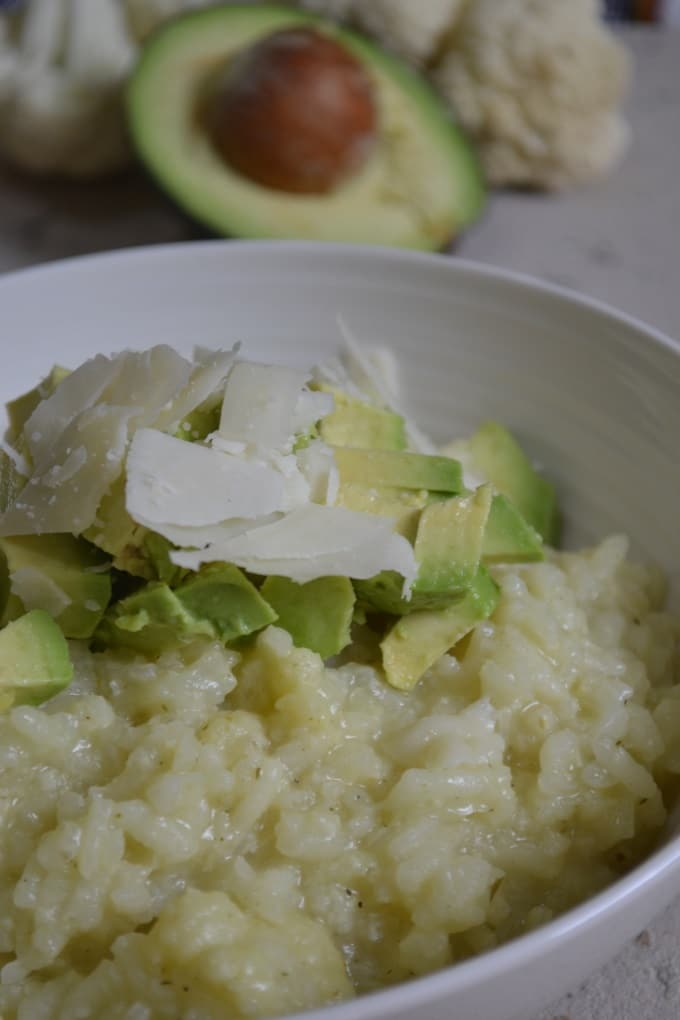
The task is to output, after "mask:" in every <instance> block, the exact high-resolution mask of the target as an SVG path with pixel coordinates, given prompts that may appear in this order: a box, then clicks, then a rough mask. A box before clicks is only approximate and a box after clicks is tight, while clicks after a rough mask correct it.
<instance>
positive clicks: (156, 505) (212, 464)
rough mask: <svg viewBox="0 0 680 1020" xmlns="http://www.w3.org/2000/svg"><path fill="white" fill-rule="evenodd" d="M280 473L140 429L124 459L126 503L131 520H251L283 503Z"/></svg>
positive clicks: (181, 522)
mask: <svg viewBox="0 0 680 1020" xmlns="http://www.w3.org/2000/svg"><path fill="white" fill-rule="evenodd" d="M283 497H284V483H283V477H282V476H281V474H279V472H277V471H275V470H273V469H272V468H270V467H267V466H266V465H264V464H257V463H252V462H250V461H247V460H243V459H241V458H238V457H233V456H230V455H228V454H225V453H220V452H219V451H218V450H213V449H211V448H209V447H206V446H199V445H197V444H195V443H187V442H185V441H184V440H183V439H176V438H174V437H173V436H168V435H166V434H165V433H163V432H159V431H157V430H156V429H139V430H138V431H137V432H136V433H135V435H134V438H133V440H132V443H131V445H130V452H129V455H128V462H127V487H126V506H127V511H128V513H129V514H130V516H131V517H132V518H133V520H135V521H137V522H138V523H139V524H143V525H145V526H147V527H150V528H153V529H155V530H158V528H157V526H158V525H159V524H172V525H185V526H199V527H201V526H204V525H207V524H218V523H219V522H221V521H225V520H229V519H230V518H234V517H245V518H250V519H252V518H256V517H261V516H264V515H266V514H270V513H274V512H275V511H277V510H280V509H281V508H282V506H283Z"/></svg>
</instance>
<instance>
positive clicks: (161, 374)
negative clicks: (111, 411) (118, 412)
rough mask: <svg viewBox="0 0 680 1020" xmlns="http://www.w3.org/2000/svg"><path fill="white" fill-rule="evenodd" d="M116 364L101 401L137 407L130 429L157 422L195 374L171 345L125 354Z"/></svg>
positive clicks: (118, 356)
mask: <svg viewBox="0 0 680 1020" xmlns="http://www.w3.org/2000/svg"><path fill="white" fill-rule="evenodd" d="M114 361H115V365H116V368H117V372H116V375H115V377H114V378H113V379H112V381H111V383H110V384H109V386H107V388H106V389H105V390H104V391H103V393H102V395H101V400H102V401H103V402H105V403H107V404H115V405H116V406H118V407H131V408H135V409H136V410H135V414H134V415H131V416H130V417H129V419H128V420H129V425H130V429H133V428H140V427H143V426H145V425H151V424H152V422H155V420H156V418H158V416H159V414H160V412H161V410H162V409H163V408H164V407H165V406H166V405H167V404H168V403H169V402H170V401H171V400H172V399H173V398H174V397H175V395H176V393H177V392H178V390H181V389H183V387H184V386H186V384H187V382H188V381H189V376H190V375H191V365H190V363H189V362H188V361H187V360H186V358H183V357H182V356H181V355H180V354H178V353H177V351H175V350H174V349H173V348H172V347H168V346H167V344H158V345H157V346H156V347H151V348H149V350H146V351H123V352H122V353H121V354H118V355H116V357H115V359H114Z"/></svg>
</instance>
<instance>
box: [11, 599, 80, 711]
mask: <svg viewBox="0 0 680 1020" xmlns="http://www.w3.org/2000/svg"><path fill="white" fill-rule="evenodd" d="M72 679H73V663H72V662H71V659H70V656H69V651H68V645H67V643H66V639H65V638H64V635H63V634H62V632H61V630H60V629H59V627H58V626H57V624H56V623H55V622H54V620H53V619H52V617H51V616H50V615H49V613H46V612H44V611H43V610H42V609H33V610H32V611H31V612H30V613H26V614H25V615H24V616H21V617H19V619H18V620H14V621H13V622H12V623H9V624H7V626H6V627H5V628H4V629H3V630H0V711H6V710H7V709H9V708H11V707H12V706H13V705H39V704H41V702H43V701H47V700H48V698H52V697H54V695H55V694H58V693H59V691H61V690H63V689H64V687H68V685H69V684H70V682H71V680H72Z"/></svg>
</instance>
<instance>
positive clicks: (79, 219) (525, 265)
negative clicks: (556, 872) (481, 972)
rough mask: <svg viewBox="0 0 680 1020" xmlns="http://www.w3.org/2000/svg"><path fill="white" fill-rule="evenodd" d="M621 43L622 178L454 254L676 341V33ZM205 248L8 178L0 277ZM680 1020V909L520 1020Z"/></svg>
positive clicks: (133, 184)
mask: <svg viewBox="0 0 680 1020" xmlns="http://www.w3.org/2000/svg"><path fill="white" fill-rule="evenodd" d="M626 38H627V40H628V42H629V44H630V46H631V48H632V50H633V52H634V55H635V57H636V63H637V74H636V80H635V85H634V89H633V94H632V96H631V99H630V103H629V109H630V117H631V121H632V124H633V132H634V134H633V144H632V147H631V150H630V153H629V155H628V158H627V159H626V161H625V162H624V163H623V165H622V166H621V167H620V168H619V169H618V170H617V171H616V173H615V174H614V175H613V176H612V177H611V178H610V179H609V180H607V181H605V182H603V183H602V184H599V185H597V186H594V187H591V188H588V189H585V190H583V191H579V192H576V193H572V194H568V195H562V196H557V197H556V196H551V197H544V196H538V195H525V194H517V195H505V194H501V195H498V196H496V197H494V199H493V200H492V201H491V203H490V206H489V209H488V212H487V214H486V217H485V219H484V221H483V222H482V223H481V224H480V225H478V226H477V227H476V228H475V230H474V231H472V232H471V233H470V234H469V235H468V236H467V237H466V238H464V239H463V241H462V242H461V243H460V245H459V246H458V248H457V254H459V255H461V256H465V257H468V258H472V259H478V260H480V261H482V262H490V263H495V264H497V265H501V266H505V267H509V268H511V269H515V270H520V271H523V272H528V273H533V274H535V275H537V276H541V277H544V278H545V279H547V280H551V281H553V282H556V283H560V284H562V285H565V286H567V287H571V288H574V289H576V290H579V291H582V292H584V293H587V294H589V295H592V296H594V297H597V298H601V299H603V300H605V301H608V302H610V303H611V304H612V305H615V306H616V307H618V308H620V309H622V310H624V311H626V312H629V313H631V314H632V315H635V316H637V317H638V318H641V319H644V320H646V321H647V322H649V323H650V324H652V325H654V326H656V327H658V328H659V329H662V330H665V331H666V332H668V333H670V334H671V335H674V336H676V337H678V338H680V31H672V32H671V31H668V32H665V33H664V32H661V31H658V30H654V29H636V30H631V31H628V32H626ZM199 236H201V235H200V233H199V232H198V231H197V230H196V227H195V226H193V225H192V224H190V223H189V222H188V221H186V220H185V219H183V218H182V217H181V216H180V215H179V214H178V213H176V212H175V211H174V210H172V209H171V208H170V207H169V205H167V204H166V203H165V201H164V200H163V199H162V198H160V197H159V196H158V195H157V194H156V192H155V191H154V189H153V188H152V187H151V185H149V184H148V183H147V182H146V181H145V180H143V179H142V178H141V177H140V176H139V175H137V174H135V173H130V174H127V175H125V176H123V177H119V178H117V179H112V180H110V181H107V182H102V183H99V184H93V185H89V186H86V185H81V184H49V185H46V184H44V183H39V182H35V181H29V180H26V179H25V178H23V177H22V176H20V175H18V174H15V173H11V172H9V171H2V170H0V271H6V270H10V269H14V268H18V267H21V266H26V265H32V264H35V263H37V262H44V261H47V260H50V259H56V258H62V257H64V256H68V255H76V254H82V253H87V252H94V251H102V250H104V249H109V248H119V247H124V246H128V245H136V244H151V243H159V242H167V241H179V240H187V239H191V238H195V237H199ZM678 893H679V894H680V889H679V890H678ZM679 1018H680V899H679V900H678V901H677V902H675V903H674V904H671V905H670V906H669V907H668V909H667V911H666V913H665V914H664V915H663V916H662V917H660V918H659V919H658V920H657V921H656V922H655V923H654V924H653V925H651V926H650V928H649V929H648V930H647V931H645V932H642V933H641V934H640V935H639V936H638V938H637V939H635V940H634V941H633V942H632V943H631V944H630V945H629V946H627V947H626V948H625V949H624V951H623V952H622V953H621V954H620V955H619V956H618V957H617V958H616V959H615V960H613V961H612V962H611V963H610V964H609V965H608V966H607V967H605V968H604V969H603V970H602V971H600V972H599V973H597V974H595V975H593V976H592V977H591V978H590V979H589V980H588V981H586V983H585V984H584V985H583V986H582V987H580V988H575V989H573V990H572V991H571V992H570V993H569V994H568V995H566V996H565V997H564V998H563V999H561V1000H560V1001H559V1002H557V1003H555V1004H554V1005H553V1006H552V1007H550V1008H549V1009H547V1010H545V1011H544V1012H543V1013H541V1014H540V1016H539V1017H522V1018H519V1020H679Z"/></svg>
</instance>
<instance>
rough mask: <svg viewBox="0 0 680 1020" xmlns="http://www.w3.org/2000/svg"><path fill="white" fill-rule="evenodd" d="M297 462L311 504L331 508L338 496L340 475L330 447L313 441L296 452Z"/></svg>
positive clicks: (318, 441)
mask: <svg viewBox="0 0 680 1020" xmlns="http://www.w3.org/2000/svg"><path fill="white" fill-rule="evenodd" d="M297 461H298V464H299V466H300V471H301V472H302V474H303V475H304V476H305V478H306V479H307V484H308V486H309V498H310V500H311V501H312V503H321V504H323V505H326V506H332V505H333V504H334V503H335V501H336V499H337V496H338V488H339V486H340V475H339V472H338V469H337V466H336V463H335V455H334V454H333V450H332V449H331V447H330V446H328V445H327V444H326V443H322V442H321V441H320V440H315V441H314V442H312V443H310V444H309V446H305V447H304V448H303V449H302V450H299V451H298V454H297Z"/></svg>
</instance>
